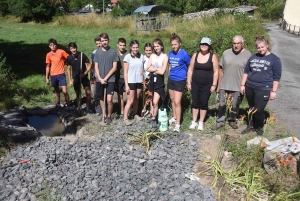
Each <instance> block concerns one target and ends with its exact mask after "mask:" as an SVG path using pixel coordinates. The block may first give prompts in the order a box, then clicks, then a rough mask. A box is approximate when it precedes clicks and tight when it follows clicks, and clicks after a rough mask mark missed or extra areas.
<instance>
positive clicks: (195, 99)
mask: <svg viewBox="0 0 300 201" xmlns="http://www.w3.org/2000/svg"><path fill="white" fill-rule="evenodd" d="M95 44H96V46H97V49H96V50H94V51H93V53H92V56H91V59H92V60H91V62H90V61H89V59H88V57H87V56H86V55H85V54H83V53H81V52H79V51H77V45H76V43H74V42H71V43H69V45H68V48H69V50H70V53H71V54H70V55H68V54H67V53H66V52H65V51H63V50H61V49H58V48H57V42H56V40H55V39H50V40H49V41H48V45H49V48H50V50H51V51H50V52H49V53H48V54H47V56H46V64H47V65H46V82H47V83H49V75H51V84H52V86H53V87H54V89H55V94H56V102H57V106H59V105H60V95H59V94H60V93H59V86H61V88H62V92H63V94H64V96H65V100H66V103H67V105H69V101H70V100H69V95H68V93H67V87H66V86H67V84H66V76H65V73H64V63H65V62H66V64H67V66H68V79H69V83H70V86H74V90H75V91H76V97H77V102H78V107H80V105H81V102H80V99H81V97H80V95H81V91H80V89H81V86H80V85H81V84H82V86H83V87H84V89H85V93H86V101H87V102H86V103H87V104H86V112H87V113H89V112H90V105H91V86H90V83H93V81H94V80H95V88H94V89H95V90H94V99H95V106H96V108H95V110H96V112H97V113H102V114H103V115H104V116H105V120H106V123H107V124H110V123H111V122H112V119H111V115H112V112H113V94H114V91H117V94H118V103H119V107H120V115H122V116H123V119H124V124H125V125H131V124H132V122H131V121H130V120H129V116H130V115H129V114H130V110H131V108H132V114H133V117H134V119H136V120H141V119H143V117H141V116H140V115H139V114H138V106H139V98H140V96H141V94H142V93H144V91H149V92H150V93H148V94H150V95H151V102H150V104H149V105H150V114H149V116H148V120H149V122H151V124H152V127H157V115H158V109H159V101H160V100H162V101H164V100H165V73H166V71H167V73H168V80H167V90H168V93H169V96H170V100H171V105H172V113H173V114H172V115H173V117H172V118H171V119H170V120H169V124H175V126H174V132H180V123H181V99H182V95H183V92H184V90H185V89H186V88H187V89H188V90H189V91H190V92H191V94H192V118H193V119H192V122H191V125H190V127H189V128H190V129H198V130H200V131H201V130H203V129H204V120H205V116H206V113H207V110H208V101H209V98H210V95H211V93H213V92H216V93H218V97H219V101H220V104H219V108H218V113H217V120H216V125H215V126H214V127H213V129H220V128H221V127H223V126H224V125H225V123H226V122H225V121H226V120H228V122H229V125H230V126H231V127H232V128H233V129H237V128H238V125H237V123H236V120H237V117H238V111H239V104H240V103H241V102H242V100H243V96H244V94H246V97H247V100H248V104H249V108H251V109H252V111H255V112H254V113H253V117H252V118H251V121H250V122H249V123H248V126H247V128H246V129H245V130H243V131H242V133H243V134H245V133H248V132H252V131H256V132H257V134H259V135H261V134H263V125H264V120H265V117H264V108H265V107H266V105H267V103H268V101H269V100H274V99H275V98H276V91H277V89H278V84H279V81H280V78H281V71H282V67H281V61H280V59H279V58H278V57H277V56H276V55H274V54H273V53H271V52H270V43H269V41H268V40H267V39H266V38H265V37H263V36H258V37H256V39H255V44H256V48H257V51H258V52H257V53H256V54H254V55H252V56H251V53H250V51H248V50H246V49H245V48H244V39H243V37H242V36H240V35H236V36H234V37H233V39H232V47H231V48H229V49H227V50H225V51H224V52H223V54H222V57H221V59H220V60H218V58H217V56H216V55H215V54H213V53H212V52H211V47H212V40H211V39H210V38H208V37H203V38H202V39H201V41H200V43H199V51H197V52H196V53H194V54H193V55H192V57H190V56H189V54H188V53H187V52H186V51H185V50H184V49H182V41H181V39H180V37H179V36H178V35H176V34H172V36H171V37H170V45H171V47H172V50H171V51H170V52H169V53H168V54H166V53H165V52H164V44H163V42H162V40H161V39H159V38H156V39H154V40H153V41H152V43H146V44H145V45H144V54H142V53H141V52H140V44H139V42H138V41H137V40H132V41H130V43H129V51H127V50H126V40H125V39H124V38H119V39H118V42H117V50H115V49H114V48H111V47H110V46H109V36H108V35H107V34H106V33H101V34H100V35H99V36H98V37H96V38H95ZM89 72H90V80H89V79H88V73H89ZM144 83H147V85H146V86H145V84H144ZM104 91H105V92H106V94H104ZM124 93H126V97H127V101H126V105H125V104H124V100H123V95H124ZM229 98H230V99H231V100H230V106H229V105H228V99H229ZM104 99H105V100H106V103H107V111H106V109H105V108H106V107H105V106H106V105H105V104H104V102H105V101H104ZM99 106H100V107H99ZM227 106H229V107H230V109H229V114H228V118H226V116H227V114H226V111H228V110H227V109H226V107H227ZM100 108H101V109H100ZM199 112H200V115H199ZM198 116H199V119H198Z"/></svg>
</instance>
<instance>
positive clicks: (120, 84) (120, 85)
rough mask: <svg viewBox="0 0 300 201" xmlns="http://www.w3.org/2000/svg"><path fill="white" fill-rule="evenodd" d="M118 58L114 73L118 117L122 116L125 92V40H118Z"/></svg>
mask: <svg viewBox="0 0 300 201" xmlns="http://www.w3.org/2000/svg"><path fill="white" fill-rule="evenodd" d="M117 47H118V57H119V61H118V63H117V71H116V82H115V83H116V85H117V93H118V103H119V107H120V115H121V116H123V114H124V100H123V93H124V92H125V90H124V88H125V81H124V57H125V56H126V55H127V54H128V52H127V50H126V49H125V48H126V40H125V39H124V38H119V39H118V43H117Z"/></svg>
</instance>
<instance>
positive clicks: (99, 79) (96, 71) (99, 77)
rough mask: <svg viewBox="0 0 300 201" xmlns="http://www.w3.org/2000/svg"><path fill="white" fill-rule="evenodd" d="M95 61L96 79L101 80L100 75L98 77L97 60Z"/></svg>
mask: <svg viewBox="0 0 300 201" xmlns="http://www.w3.org/2000/svg"><path fill="white" fill-rule="evenodd" d="M94 63H95V72H96V76H97V78H98V80H99V81H100V82H101V80H102V79H101V77H100V72H99V68H98V63H97V62H94Z"/></svg>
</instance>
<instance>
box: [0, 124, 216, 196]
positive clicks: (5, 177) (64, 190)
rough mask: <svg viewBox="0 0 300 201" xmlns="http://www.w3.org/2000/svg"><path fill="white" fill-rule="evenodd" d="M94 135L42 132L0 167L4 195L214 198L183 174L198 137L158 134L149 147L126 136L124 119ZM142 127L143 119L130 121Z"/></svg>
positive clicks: (189, 170) (190, 169) (195, 156)
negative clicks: (62, 135)
mask: <svg viewBox="0 0 300 201" xmlns="http://www.w3.org/2000/svg"><path fill="white" fill-rule="evenodd" d="M115 124H116V125H114V126H113V127H114V129H112V130H107V131H105V133H104V132H102V133H98V134H97V135H96V140H83V139H81V138H80V139H78V140H77V141H74V142H69V141H66V140H65V139H63V138H50V137H44V136H43V137H41V138H39V140H37V141H36V142H34V143H30V144H28V143H27V144H23V145H20V146H18V148H17V149H15V150H13V151H11V153H10V154H9V156H8V158H7V161H6V162H5V163H3V164H1V166H4V165H7V164H10V163H15V162H18V161H20V160H23V159H27V158H30V159H31V161H30V162H28V163H25V164H22V165H16V166H14V167H9V168H5V169H2V170H0V180H1V182H0V200H33V201H34V200H41V199H45V198H46V199H50V200H72V201H73V200H91V201H95V200H103V201H104V200H113V201H115V200H155V201H157V200H189V201H191V200H197V201H199V200H205V201H206V200H207V201H210V200H215V198H214V196H213V195H212V193H211V191H210V190H209V189H208V188H207V187H204V186H202V185H201V184H200V183H199V182H198V181H192V180H189V179H188V178H186V177H185V174H187V173H192V172H193V165H194V164H195V162H196V160H197V159H198V157H199V155H198V154H197V150H198V148H199V141H200V139H198V138H195V139H193V138H191V137H190V136H188V135H185V134H183V133H181V134H177V135H173V134H166V135H165V136H163V138H164V141H161V140H159V139H157V140H155V141H154V142H153V144H152V147H151V153H149V154H146V153H145V149H144V148H143V147H141V146H139V145H134V144H132V143H130V142H129V141H128V138H129V137H130V135H128V134H127V132H128V130H126V129H127V128H124V125H123V124H122V122H121V121H120V122H119V123H115ZM128 128H129V129H130V130H131V131H137V130H138V129H141V128H142V129H143V124H142V123H139V124H134V125H133V126H132V127H128Z"/></svg>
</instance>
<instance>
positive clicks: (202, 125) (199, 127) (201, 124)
mask: <svg viewBox="0 0 300 201" xmlns="http://www.w3.org/2000/svg"><path fill="white" fill-rule="evenodd" d="M203 127H204V123H203V122H199V124H198V131H203Z"/></svg>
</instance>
